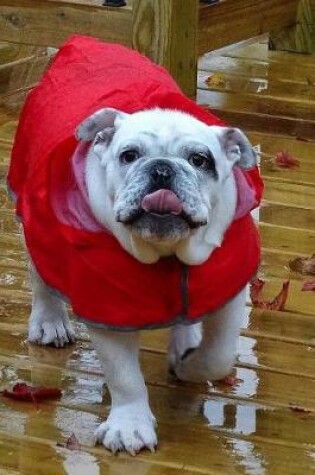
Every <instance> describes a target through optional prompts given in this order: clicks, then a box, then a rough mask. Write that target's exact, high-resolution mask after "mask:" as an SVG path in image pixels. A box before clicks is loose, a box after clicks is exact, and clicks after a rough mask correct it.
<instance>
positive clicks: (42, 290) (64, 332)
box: [28, 261, 75, 347]
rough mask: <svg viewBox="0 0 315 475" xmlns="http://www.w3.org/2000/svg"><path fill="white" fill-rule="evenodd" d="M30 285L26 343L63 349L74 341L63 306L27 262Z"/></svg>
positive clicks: (30, 263) (73, 334)
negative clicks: (30, 309)
mask: <svg viewBox="0 0 315 475" xmlns="http://www.w3.org/2000/svg"><path fill="white" fill-rule="evenodd" d="M29 271H30V276H31V285H32V312H31V315H30V319H29V324H28V341H29V342H31V343H37V344H38V345H51V344H53V345H55V346H56V347H63V346H65V345H67V344H68V343H73V342H74V341H75V333H74V330H73V328H72V326H71V323H70V321H69V317H68V313H67V309H66V306H65V304H64V303H63V302H62V301H61V300H60V299H59V297H57V296H56V295H54V294H53V293H52V292H51V290H50V289H49V288H48V287H47V286H46V284H45V283H44V282H43V281H42V279H41V278H40V276H39V275H38V273H37V271H36V269H35V266H34V264H33V263H32V262H31V261H30V262H29Z"/></svg>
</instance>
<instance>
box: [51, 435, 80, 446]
mask: <svg viewBox="0 0 315 475" xmlns="http://www.w3.org/2000/svg"><path fill="white" fill-rule="evenodd" d="M57 447H63V448H65V449H69V450H81V444H80V442H79V441H78V439H77V438H76V436H75V434H71V435H70V437H68V439H67V440H66V442H58V443H57Z"/></svg>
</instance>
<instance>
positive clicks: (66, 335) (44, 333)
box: [28, 313, 75, 348]
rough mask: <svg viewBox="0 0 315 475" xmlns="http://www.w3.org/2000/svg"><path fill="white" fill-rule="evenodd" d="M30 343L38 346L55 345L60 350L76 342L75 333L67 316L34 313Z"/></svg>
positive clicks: (30, 327) (29, 336) (29, 329)
mask: <svg viewBox="0 0 315 475" xmlns="http://www.w3.org/2000/svg"><path fill="white" fill-rule="evenodd" d="M28 341H29V342H30V343H36V344H37V345H54V346H56V347H57V348H59V347H63V346H65V345H68V344H69V343H73V342H75V333H74V330H73V328H72V326H71V323H70V322H69V320H68V316H67V315H62V316H60V315H54V316H52V315H44V314H35V313H32V315H31V318H30V322H29V328H28Z"/></svg>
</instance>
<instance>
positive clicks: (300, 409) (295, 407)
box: [289, 404, 312, 414]
mask: <svg viewBox="0 0 315 475" xmlns="http://www.w3.org/2000/svg"><path fill="white" fill-rule="evenodd" d="M289 408H290V409H291V411H294V412H303V413H304V414H310V413H311V412H312V411H310V410H309V409H305V407H302V406H298V405H296V404H290V405H289Z"/></svg>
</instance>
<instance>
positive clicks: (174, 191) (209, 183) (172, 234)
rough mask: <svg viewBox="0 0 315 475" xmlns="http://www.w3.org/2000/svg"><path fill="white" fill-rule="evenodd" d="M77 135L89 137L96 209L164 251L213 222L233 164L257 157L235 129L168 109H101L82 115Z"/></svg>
mask: <svg viewBox="0 0 315 475" xmlns="http://www.w3.org/2000/svg"><path fill="white" fill-rule="evenodd" d="M77 137H78V138H79V139H80V140H83V141H91V142H92V145H91V148H90V152H89V160H90V162H93V165H92V167H90V171H89V170H87V183H88V190H89V195H90V198H91V207H92V210H93V211H94V213H95V214H96V217H97V218H98V219H99V220H100V221H101V222H102V223H104V224H106V225H107V226H109V227H110V228H111V230H112V231H113V228H114V230H115V229H122V228H121V227H123V228H124V232H123V235H124V236H126V231H127V234H128V233H129V234H130V236H132V237H133V240H135V239H136V240H138V241H139V240H140V241H141V242H146V243H149V244H151V245H152V246H155V248H156V247H157V246H160V247H161V248H163V252H162V251H161V253H162V254H163V253H166V254H168V253H172V252H174V248H175V247H176V246H177V245H179V246H180V244H179V243H181V245H182V243H183V242H186V241H187V240H189V239H190V237H192V236H194V235H196V233H197V232H198V230H199V229H205V228H207V227H208V226H210V223H212V224H213V216H214V209H215V208H216V205H217V203H218V201H219V200H220V199H221V201H222V193H223V191H222V190H223V189H224V187H225V185H226V182H227V180H228V178H229V177H231V176H232V172H231V170H232V167H233V165H235V164H236V163H237V164H238V166H240V167H243V168H250V167H252V166H253V165H254V164H255V162H256V158H255V154H254V152H253V150H252V147H251V145H250V143H249V142H248V140H247V138H246V137H245V136H244V135H243V133H242V132H241V131H240V130H238V129H233V128H222V127H209V126H207V125H205V124H204V123H202V122H200V121H198V120H196V119H195V118H193V117H191V116H190V115H188V114H184V113H181V112H177V111H172V110H160V109H154V110H147V111H142V112H137V113H134V114H126V113H123V112H120V111H117V110H114V109H102V110H100V111H98V112H96V113H95V114H93V115H92V116H90V117H88V118H87V119H86V120H84V121H83V122H82V123H81V125H80V126H79V127H78V129H77ZM95 171H96V174H95ZM102 184H103V186H102ZM101 188H102V189H101ZM231 193H232V195H233V190H232V191H231ZM104 194H106V205H105V200H104V198H103V197H104ZM233 196H234V195H233ZM232 198H233V197H232ZM232 198H231V197H226V200H227V201H228V202H229V201H231V200H232V201H233V199H232ZM234 198H235V196H234ZM234 201H235V200H234ZM230 207H231V206H230ZM233 207H234V208H235V203H232V208H233ZM227 208H229V206H228V203H227ZM233 213H234V209H233V210H232V214H233ZM227 214H229V211H228V209H227ZM230 214H231V213H230ZM109 215H111V217H109ZM229 220H230V218H229ZM223 221H225V219H223ZM114 223H115V224H114ZM117 223H120V228H119V227H118V228H117V226H116V225H117ZM224 226H225V227H226V225H224ZM224 231H225V229H224V230H223V232H224ZM114 232H115V231H114ZM120 237H121V236H118V238H120ZM124 239H125V238H124ZM175 253H176V252H175Z"/></svg>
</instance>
